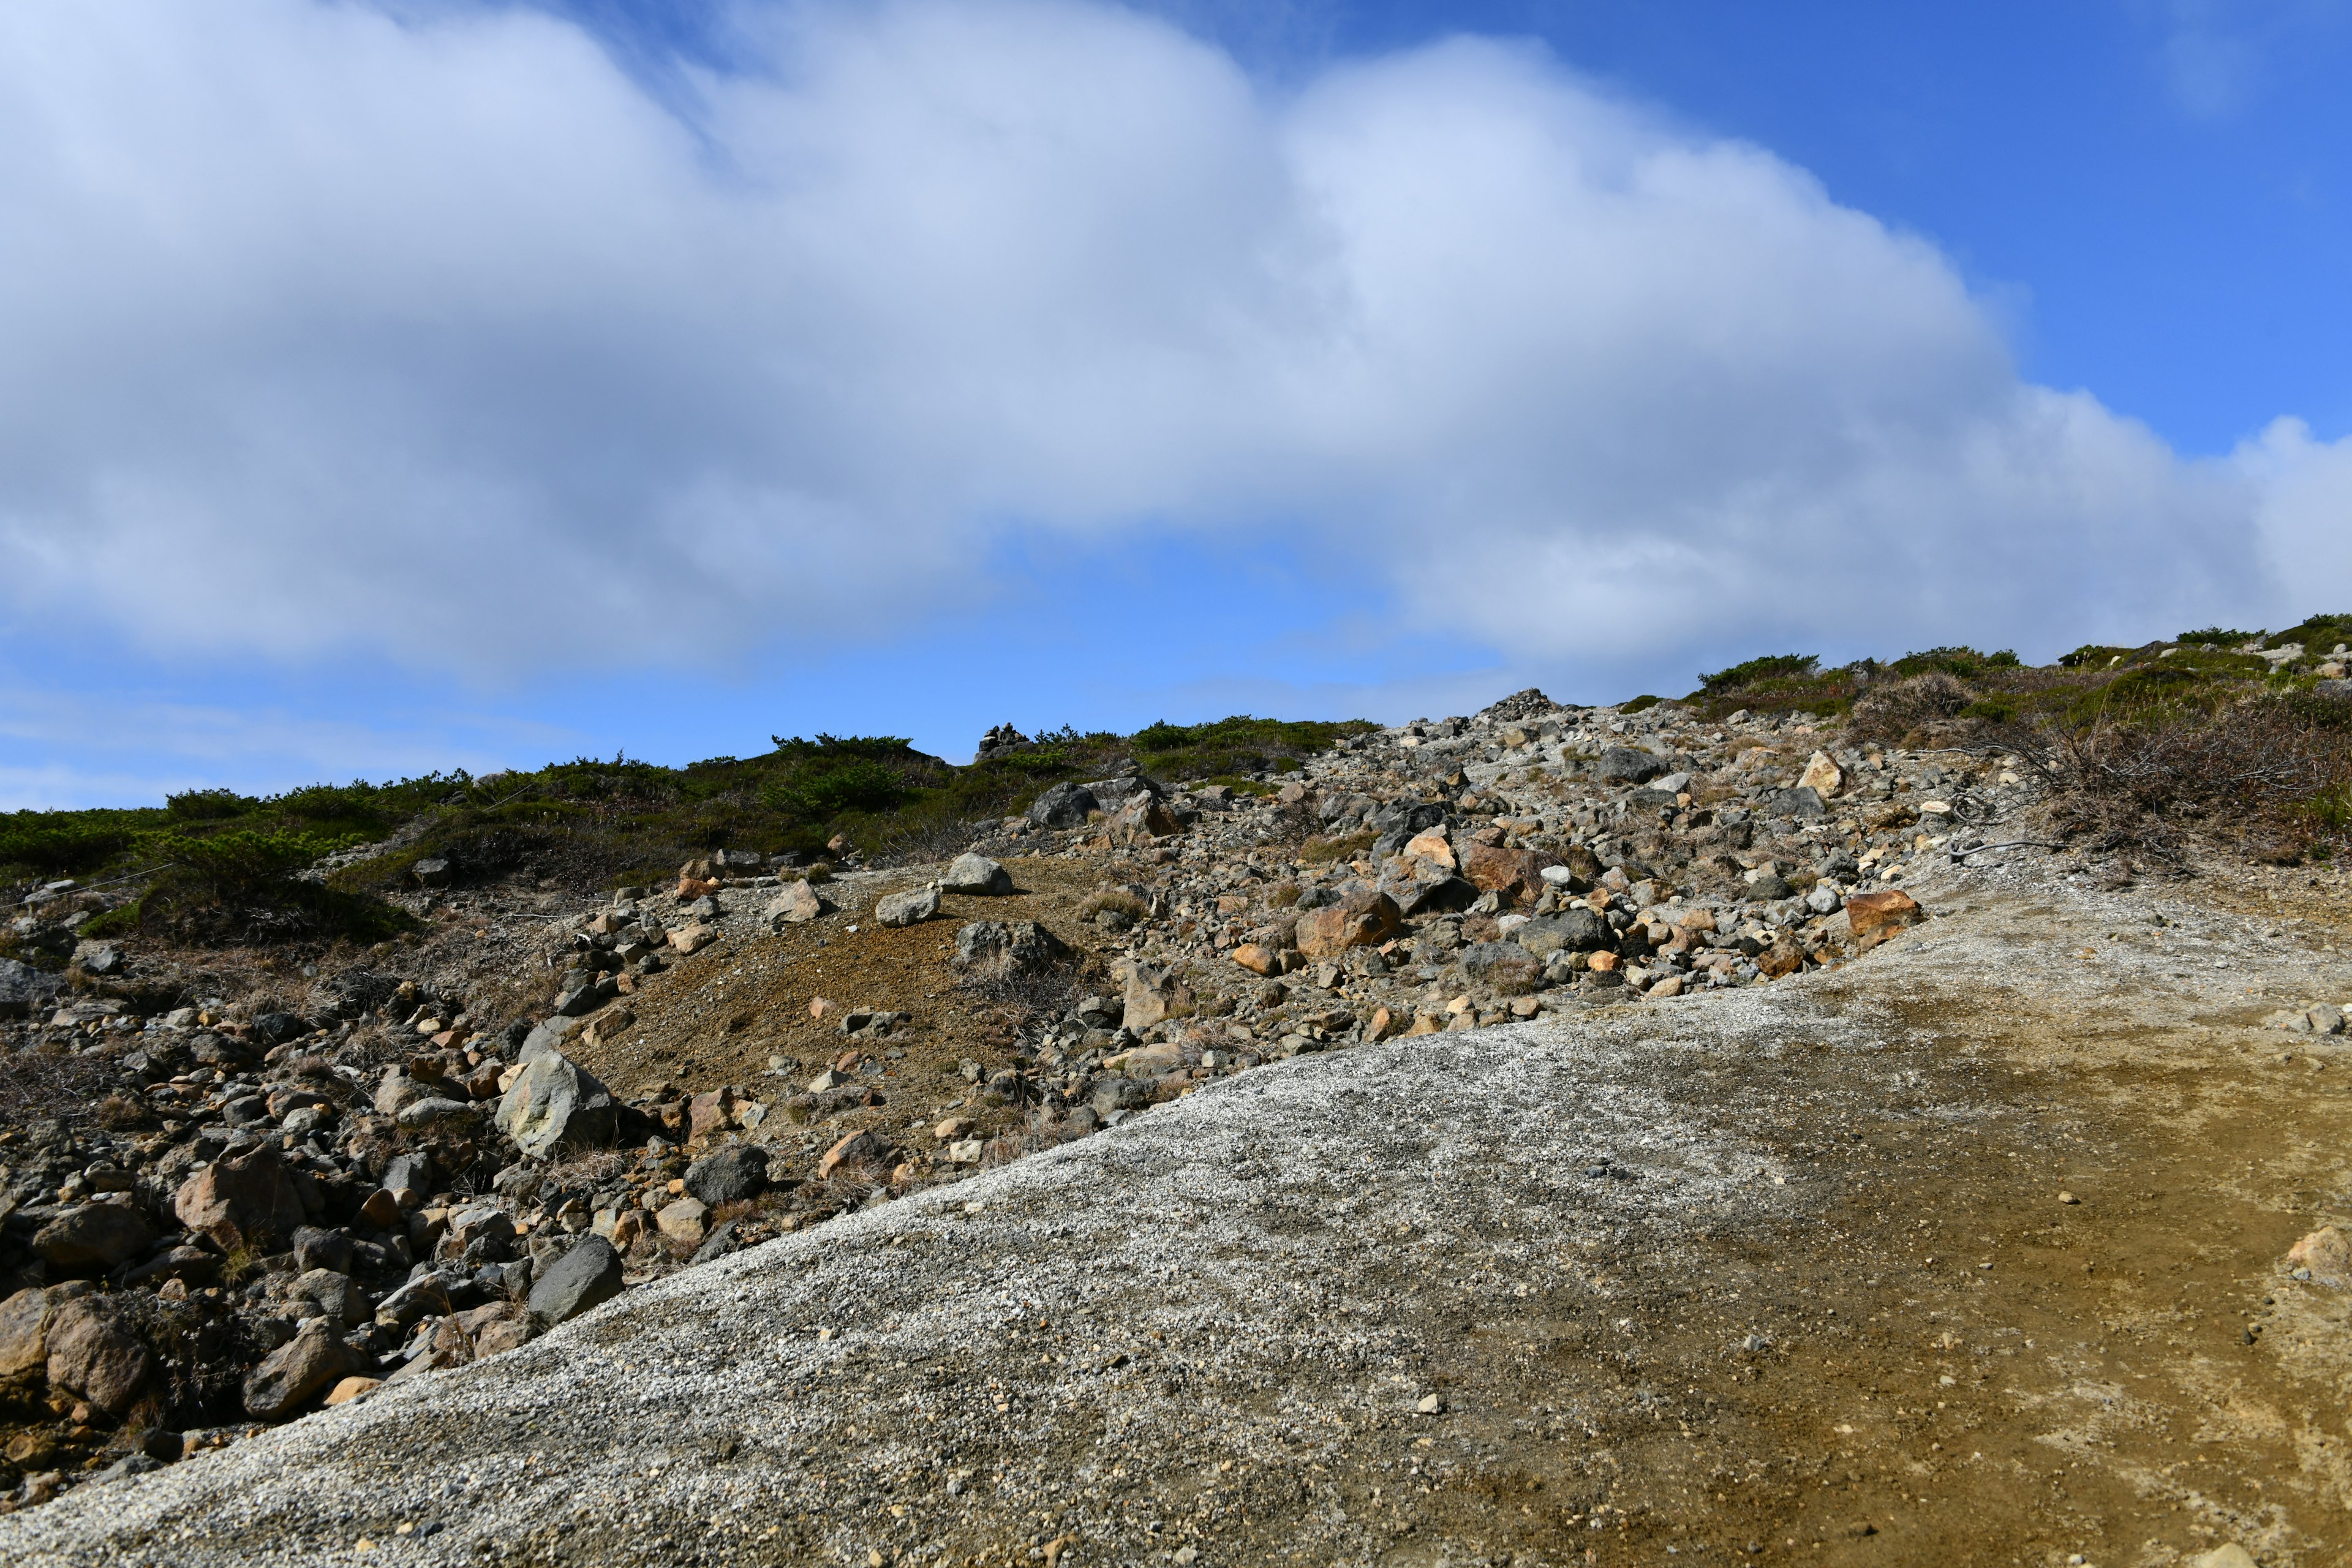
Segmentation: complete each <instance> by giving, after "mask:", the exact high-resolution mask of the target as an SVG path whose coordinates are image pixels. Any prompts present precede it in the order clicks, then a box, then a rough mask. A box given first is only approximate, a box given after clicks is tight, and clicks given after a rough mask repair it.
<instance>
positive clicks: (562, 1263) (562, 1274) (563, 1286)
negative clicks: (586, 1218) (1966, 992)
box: [531, 1237, 621, 1328]
mask: <svg viewBox="0 0 2352 1568" xmlns="http://www.w3.org/2000/svg"><path fill="white" fill-rule="evenodd" d="M618 1293H621V1253H616V1250H614V1248H612V1241H607V1239H604V1237H581V1239H579V1241H574V1244H572V1246H567V1248H564V1250H562V1256H560V1258H558V1260H555V1262H551V1265H548V1268H546V1269H543V1272H541V1274H539V1281H536V1284H534V1286H531V1317H534V1319H536V1321H539V1323H543V1326H546V1328H555V1323H569V1321H572V1319H576V1317H579V1314H581V1311H588V1310H591V1307H602V1305H604V1302H609V1300H612V1298H614V1295H618Z"/></svg>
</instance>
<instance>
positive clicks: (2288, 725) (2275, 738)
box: [2017, 695, 2352, 861]
mask: <svg viewBox="0 0 2352 1568" xmlns="http://www.w3.org/2000/svg"><path fill="white" fill-rule="evenodd" d="M2017 750H2018V752H2019V754H2020V755H2021V756H2022V757H2024V758H2025V759H2026V760H2027V761H2028V762H2030V763H2033V764H2034V765H2035V766H2036V767H2038V768H2039V769H2040V770H2041V772H2042V774H2043V775H2044V777H2045V779H2046V780H2047V781H2048V783H2049V784H2050V786H2051V796H2052V807H2053V814H2054V816H2056V818H2057V821H2058V822H2059V824H2060V826H2063V828H2064V829H2065V830H2066V831H2067V832H2068V833H2070V834H2072V835H2079V836H2081V837H2086V838H2088V839H2089V840H2090V846H2091V847H2093V848H2095V849H2124V848H2131V849H2137V850H2143V851H2146V852H2147V853H2150V854H2153V855H2157V856H2159V857H2162V858H2166V859H2169V860H2174V861H2177V860H2178V859H2179V858H2180V854H2181V851H2182V849H2183V847H2184V846H2185V836H2186V835H2187V834H2188V832H2189V831H2190V830H2191V829H2192V828H2193V829H2196V830H2200V831H2202V832H2205V833H2207V834H2210V835H2212V836H2214V837H2221V838H2225V839H2226V840H2228V841H2229V842H2230V844H2231V847H2234V848H2236V849H2238V850H2240V851H2242V852H2243V853H2246V854H2251V855H2254V856H2257V857H2259V858H2265V859H2293V858H2298V857H2300V856H2301V855H2303V854H2305V853H2306V852H2308V851H2309V850H2311V849H2312V848H2313V847H2315V845H2318V844H2321V843H2330V844H2331V847H2333V844H2332V842H2331V841H2333V840H2336V839H2340V838H2342V837H2344V834H2345V829H2346V826H2347V825H2346V824H2344V823H2341V822H2339V821H2337V820H2336V818H2335V817H2334V816H2332V815H2331V813H2330V812H2329V811H2328V809H2327V803H2329V802H2330V801H2331V800H2338V799H2343V798H2345V797H2346V792H2347V791H2352V729H2347V728H2346V727H2343V726H2340V725H2337V724H2334V723H2329V722H2321V721H2315V719H2314V717H2313V715H2312V714H2311V713H2310V712H2308V711H2306V710H2305V709H2304V708H2303V707H2300V706H2298V705H2297V704H2296V703H2295V702H2294V700H2291V699H2284V698H2280V697H2275V696H2269V695H2263V696H2254V697H2248V698H2244V699H2242V700H2239V701H2237V702H2234V703H2231V704H2229V705H2227V706H2225V707H2221V708H2220V709H2218V710H2212V711H2210V712H2208V711H2200V710H2193V709H2176V710H2167V711H2163V712H2159V713H2157V714H2155V715H2153V716H2149V717H2145V718H2141V719H2137V720H2132V719H2126V720H2113V719H2107V718H2101V719H2099V720H2097V721H2094V722H2092V723H2089V724H2087V725H2084V726H2082V727H2080V728H2074V729H2053V730H2051V731H2044V732H2043V733H2042V735H2041V736H2040V737H2039V739H2038V743H2037V742H2026V743H2023V744H2021V745H2019V746H2018V748H2017Z"/></svg>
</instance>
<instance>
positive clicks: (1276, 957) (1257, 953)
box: [1234, 942, 1282, 974]
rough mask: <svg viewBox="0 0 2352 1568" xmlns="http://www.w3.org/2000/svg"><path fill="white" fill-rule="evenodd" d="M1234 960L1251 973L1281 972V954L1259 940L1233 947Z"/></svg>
mask: <svg viewBox="0 0 2352 1568" xmlns="http://www.w3.org/2000/svg"><path fill="white" fill-rule="evenodd" d="M1234 963H1238V964H1240V965H1241V966H1242V967H1243V968H1244V969H1246V970H1248V971H1249V972H1250V973H1252V974H1279V973H1282V954H1280V953H1278V952H1275V951H1274V949H1272V948H1270V947H1267V946H1265V945H1264V944H1263V943H1260V942H1244V943H1242V944H1241V946H1239V947H1237V948H1235V949H1234Z"/></svg>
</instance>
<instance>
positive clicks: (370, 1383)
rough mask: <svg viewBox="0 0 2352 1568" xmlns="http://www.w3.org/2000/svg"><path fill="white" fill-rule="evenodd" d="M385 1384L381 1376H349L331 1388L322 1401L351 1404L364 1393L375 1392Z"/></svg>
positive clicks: (334, 1403) (324, 1402) (328, 1403)
mask: <svg viewBox="0 0 2352 1568" xmlns="http://www.w3.org/2000/svg"><path fill="white" fill-rule="evenodd" d="M382 1387H383V1379H382V1378H380V1377H347V1378H345V1379H343V1380H342V1381H341V1383H339V1384H335V1386H334V1387H332V1388H331V1389H329V1390H328V1391H327V1397H326V1398H325V1399H323V1400H321V1401H320V1404H322V1405H329V1406H332V1405H349V1404H350V1403H351V1402H352V1400H354V1399H357V1398H359V1397H360V1396H361V1395H362V1394H373V1393H374V1392H375V1391H376V1390H377V1389H379V1388H382Z"/></svg>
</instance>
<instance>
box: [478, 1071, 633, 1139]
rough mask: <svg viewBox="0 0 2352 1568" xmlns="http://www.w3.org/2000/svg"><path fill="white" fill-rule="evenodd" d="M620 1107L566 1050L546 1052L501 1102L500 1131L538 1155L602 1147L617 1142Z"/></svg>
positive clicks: (520, 1077)
mask: <svg viewBox="0 0 2352 1568" xmlns="http://www.w3.org/2000/svg"><path fill="white" fill-rule="evenodd" d="M619 1119H620V1107H619V1106H618V1105H617V1104H615V1103H614V1100H613V1095H612V1091H611V1090H610V1089H606V1088H605V1087H604V1085H603V1084H602V1083H600V1082H599V1081H597V1079H596V1078H595V1076H594V1075H593V1074H592V1073H590V1072H589V1071H588V1069H587V1068H583V1067H582V1066H580V1065H579V1064H578V1063H577V1062H574V1061H573V1060H572V1058H569V1057H567V1056H565V1055H563V1053H562V1052H561V1051H546V1052H543V1053H541V1055H540V1056H538V1057H537V1058H533V1059H532V1060H531V1062H530V1064H529V1065H527V1066H526V1067H525V1068H523V1069H522V1072H521V1074H520V1076H519V1077H517V1078H516V1079H515V1080H514V1084H513V1087H511V1088H509V1089H508V1090H507V1092H506V1098H505V1099H503V1100H500V1101H499V1114H498V1126H499V1131H501V1132H503V1133H505V1134H506V1135H507V1136H508V1137H509V1138H511V1139H513V1140H514V1141H515V1146H516V1147H517V1148H519V1149H520V1150H521V1151H522V1152H524V1153H526V1154H528V1155H530V1156H531V1157H532V1158H534V1159H545V1158H547V1156H548V1155H550V1154H551V1153H553V1152H555V1151H556V1150H557V1149H559V1148H571V1149H582V1148H599V1147H603V1146H604V1145H607V1144H609V1143H611V1142H613V1134H614V1129H615V1128H616V1126H617V1125H618V1123H619Z"/></svg>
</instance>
